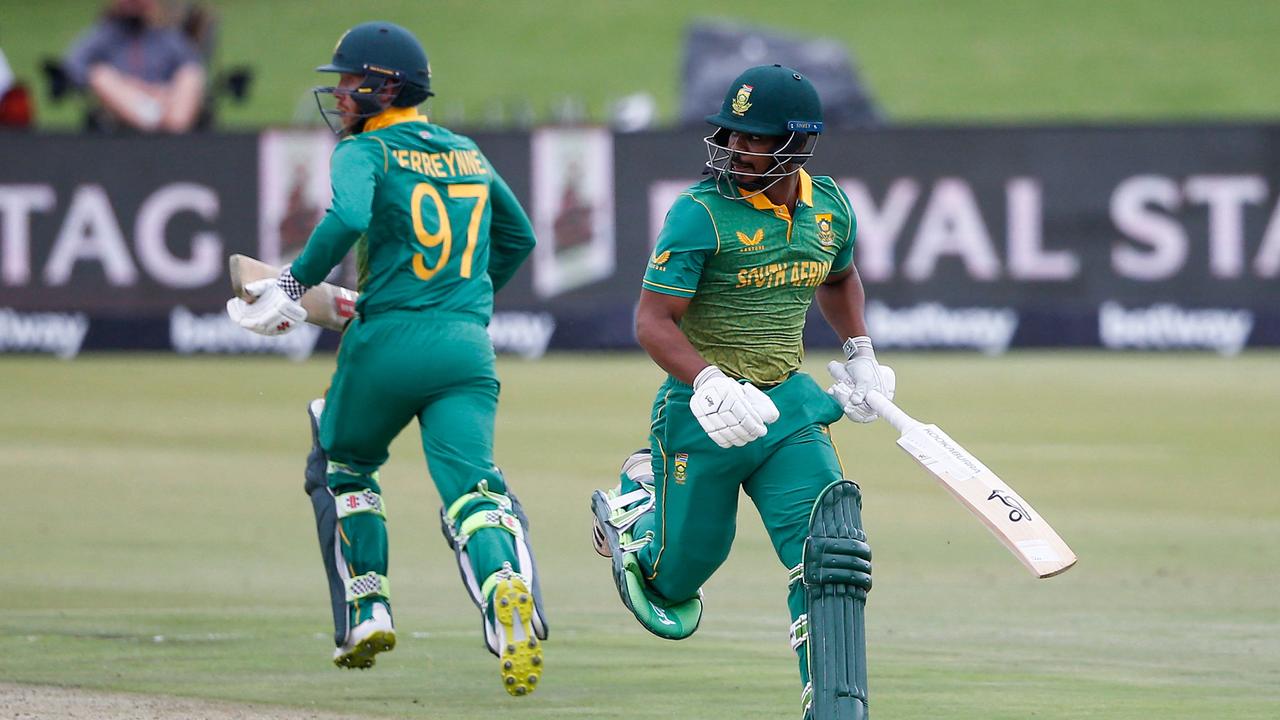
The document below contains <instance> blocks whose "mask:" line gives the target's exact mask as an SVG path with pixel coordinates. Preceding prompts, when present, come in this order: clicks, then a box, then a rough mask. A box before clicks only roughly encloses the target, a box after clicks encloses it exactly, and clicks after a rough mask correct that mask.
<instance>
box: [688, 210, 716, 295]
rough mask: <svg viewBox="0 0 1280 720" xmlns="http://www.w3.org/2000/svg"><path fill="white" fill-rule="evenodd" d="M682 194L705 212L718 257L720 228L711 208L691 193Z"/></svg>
mask: <svg viewBox="0 0 1280 720" xmlns="http://www.w3.org/2000/svg"><path fill="white" fill-rule="evenodd" d="M684 194H685V195H688V196H689V199H690V200H692V201H694V202H696V203H698V204H699V205H701V206H702V209H703V210H706V211H707V217H708V218H710V219H711V231H712V232H714V233H715V234H716V254H717V255H719V254H720V228H719V227H717V226H716V216H715V215H712V214H711V208H709V207H707V204H706V203H704V202H702V201H701V200H699V199H698V198H696V197H694V196H693V195H692V194H691V193H684ZM689 292H693V291H692V290H690V291H689Z"/></svg>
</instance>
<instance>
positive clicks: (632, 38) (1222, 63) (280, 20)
mask: <svg viewBox="0 0 1280 720" xmlns="http://www.w3.org/2000/svg"><path fill="white" fill-rule="evenodd" d="M205 4H206V5H210V6H212V7H214V8H215V9H216V10H217V12H218V13H219V15H220V16H221V30H220V34H221V38H222V40H221V45H220V48H219V55H218V57H217V62H218V64H219V65H220V66H225V65H240V64H248V65H251V66H253V68H254V69H255V72H256V74H257V80H256V85H255V86H254V89H253V92H252V97H251V100H250V102H248V103H247V104H246V105H244V106H238V107H237V106H229V107H228V108H226V110H225V112H224V114H223V125H224V126H226V127H240V128H243V127H260V126H263V125H268V124H271V125H280V124H287V123H289V122H291V121H292V119H293V118H294V117H295V115H298V116H299V117H306V118H313V117H314V110H313V105H312V104H311V98H310V96H309V94H308V93H307V92H306V91H307V89H308V88H309V87H310V86H311V85H313V84H316V83H317V82H318V80H317V76H316V75H315V74H314V73H312V72H311V68H313V67H315V66H316V65H318V64H320V63H321V62H324V61H326V60H327V59H328V55H327V54H328V53H329V52H331V50H332V47H333V43H334V42H335V40H336V39H337V37H338V34H339V33H340V32H341V31H342V30H343V29H345V28H346V27H349V26H350V25H353V24H355V23H357V22H361V21H364V20H369V19H374V18H375V16H379V17H381V18H384V19H388V20H393V21H397V22H400V23H401V24H404V25H406V26H409V27H411V28H413V29H414V30H415V31H416V32H417V33H418V34H419V35H420V36H421V38H422V40H423V41H424V43H425V44H426V46H427V49H428V52H429V53H430V56H431V59H432V65H433V68H434V70H435V77H434V79H433V83H434V86H435V88H436V90H437V92H438V94H439V98H438V99H437V100H436V101H433V102H434V105H433V108H434V109H433V112H438V114H439V115H440V116H441V117H442V118H443V119H445V120H446V121H449V122H451V123H454V124H464V125H474V124H476V123H477V122H479V121H480V119H481V118H483V117H485V116H486V113H487V112H488V110H489V108H490V107H492V106H493V105H495V104H502V103H506V104H508V105H509V106H513V105H514V104H517V103H520V102H523V103H528V104H531V105H532V109H533V111H534V113H535V115H536V116H537V117H538V118H540V119H546V118H548V117H551V108H552V106H553V105H556V104H558V103H559V102H560V100H561V99H563V98H565V97H574V98H578V99H580V100H582V101H583V102H585V104H586V109H587V111H588V113H589V115H590V116H591V117H593V118H596V119H599V118H602V117H604V115H605V108H606V107H607V105H608V104H609V103H610V102H612V101H613V100H615V99H617V98H619V97H621V96H623V95H626V94H629V93H635V92H648V93H651V94H653V95H654V97H655V98H656V99H657V102H658V104H659V107H660V111H661V114H662V116H663V117H664V118H668V119H669V118H671V117H673V116H674V113H675V110H676V107H677V104H678V97H679V94H678V87H679V85H678V82H679V73H680V66H681V62H682V54H681V53H682V42H683V37H684V31H685V28H686V26H687V24H688V22H689V21H690V20H694V19H699V18H720V19H729V20H733V21H736V22H739V23H754V24H759V25H765V26H771V27H775V28H777V29H779V30H781V31H783V32H786V33H788V34H791V35H796V36H801V37H805V36H822V37H830V38H833V39H835V40H837V41H839V42H841V43H843V44H844V45H845V46H846V47H848V48H849V49H850V50H851V51H852V52H853V53H854V54H855V56H856V57H857V58H858V60H859V62H860V63H861V66H862V68H863V70H864V74H865V77H866V80H867V82H868V84H869V86H870V88H871V90H872V92H873V94H874V95H875V97H876V98H878V100H879V101H880V102H881V103H882V104H883V106H884V108H885V109H886V111H887V113H888V114H889V116H890V117H892V118H894V119H897V120H899V121H929V122H936V121H957V120H961V121H1021V120H1028V119H1034V120H1080V119H1123V120H1151V119H1170V118H1173V119H1189V118H1215V119H1216V118H1255V119H1270V118H1275V117H1277V116H1280V84H1277V83H1275V82H1274V81H1273V75H1274V68H1275V67H1276V66H1277V65H1280V43H1276V42H1275V38H1274V35H1275V33H1274V28H1276V27H1280V3H1274V2H1263V1H1261V0H1220V1H1219V2H1214V3H1206V2H1203V0H965V2H954V1H951V0H900V1H899V2H872V1H871V0H856V1H855V0H810V2H806V3H804V4H802V5H795V4H791V3H785V2H777V1H776V0H704V1H703V2H699V3H689V2H682V1H680V0H650V1H649V2H643V3H640V2H623V1H622V0H602V1H600V2H591V3H583V2H581V1H580V0H536V1H534V0H433V1H432V2H422V0H382V2H379V3H378V4H377V10H370V9H369V8H368V7H366V6H362V5H359V4H356V3H338V2H321V3H317V2H315V1H314V0H271V1H270V2H261V1H260V0H221V1H213V2H206V3H205ZM100 5H101V2H99V0H58V1H57V2H45V3H29V2H24V1H22V0H0V49H3V50H4V51H5V53H6V54H7V55H8V56H9V59H10V62H11V64H12V65H13V66H14V68H15V71H16V72H17V73H18V74H19V75H20V76H22V77H25V78H27V79H28V80H29V81H32V82H34V83H36V84H37V85H40V86H43V83H42V82H39V78H38V67H39V61H40V60H41V59H42V58H43V57H45V56H48V55H57V54H60V53H61V52H63V51H64V50H65V48H66V47H67V46H68V45H69V44H70V42H71V41H72V39H73V38H74V37H75V36H76V34H77V32H78V31H79V30H80V29H81V28H82V27H84V26H85V25H87V24H88V22H89V20H90V19H91V18H92V17H93V15H94V14H95V12H96V9H97V8H98V7H99V6H100ZM41 100H42V102H41V103H40V107H39V108H38V110H39V116H40V123H41V125H42V126H43V127H50V128H54V127H62V128H66V127H74V126H75V125H76V123H77V118H78V114H77V112H78V111H77V108H76V107H75V106H74V105H69V104H63V105H61V106H51V105H49V104H48V103H47V102H44V100H45V98H43V97H42V98H41ZM462 118H465V120H462Z"/></svg>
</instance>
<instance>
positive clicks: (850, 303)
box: [815, 268, 867, 340]
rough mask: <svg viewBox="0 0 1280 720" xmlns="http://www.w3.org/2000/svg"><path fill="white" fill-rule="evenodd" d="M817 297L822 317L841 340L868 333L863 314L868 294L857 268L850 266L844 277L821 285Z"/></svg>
mask: <svg viewBox="0 0 1280 720" xmlns="http://www.w3.org/2000/svg"><path fill="white" fill-rule="evenodd" d="M815 299H816V300H817V301H818V309H820V310H821V311H822V317H824V318H826V320H827V324H828V325H830V326H831V329H832V330H835V332H836V336H837V337H839V338H840V339H841V340H843V339H845V338H851V337H859V336H862V335H866V334H867V323H866V320H865V318H864V314H863V308H864V306H865V304H866V294H865V293H864V292H863V289H862V280H861V279H860V278H859V277H858V271H857V270H855V269H853V268H850V271H849V273H848V274H847V275H845V276H844V277H842V278H839V279H837V280H834V281H829V282H827V283H824V284H822V285H819V286H818V292H817V295H816V297H815Z"/></svg>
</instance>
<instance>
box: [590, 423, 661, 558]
mask: <svg viewBox="0 0 1280 720" xmlns="http://www.w3.org/2000/svg"><path fill="white" fill-rule="evenodd" d="M652 461H653V454H652V453H651V452H650V451H649V448H642V449H640V450H637V451H635V452H634V453H631V456H630V457H628V458H627V459H626V460H625V461H623V463H622V473H621V476H620V479H619V481H618V485H617V486H616V487H614V488H612V489H610V490H597V491H596V492H595V493H594V495H593V496H592V501H591V502H592V513H593V515H594V519H595V522H594V523H593V524H592V526H591V545H592V547H594V548H595V550H596V554H598V555H599V556H600V557H605V558H608V557H613V550H612V548H610V547H609V536H608V534H607V532H606V530H605V528H604V525H603V524H602V523H605V522H607V523H608V524H610V525H613V527H614V528H615V529H616V530H617V531H619V532H624V531H626V530H629V529H630V528H631V526H632V525H635V523H636V520H639V519H640V516H641V515H644V514H645V513H646V512H648V511H650V510H652V509H653V466H652ZM596 495H599V496H601V498H602V501H603V502H604V503H606V504H607V505H608V508H609V513H608V517H607V519H606V520H602V519H601V517H600V515H599V514H597V513H595V509H594V508H595V504H596V499H595V496H596Z"/></svg>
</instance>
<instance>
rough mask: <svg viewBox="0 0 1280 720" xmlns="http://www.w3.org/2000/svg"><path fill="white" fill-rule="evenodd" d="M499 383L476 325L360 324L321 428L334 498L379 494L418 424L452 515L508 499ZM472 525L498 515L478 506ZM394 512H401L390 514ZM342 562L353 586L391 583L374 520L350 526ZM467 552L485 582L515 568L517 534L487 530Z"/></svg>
mask: <svg viewBox="0 0 1280 720" xmlns="http://www.w3.org/2000/svg"><path fill="white" fill-rule="evenodd" d="M498 389H499V383H498V378H497V374H496V372H495V370H494V355H493V345H492V343H491V342H490V340H489V334H488V331H487V330H486V329H485V327H484V326H483V325H482V324H480V323H479V322H478V321H476V320H475V319H473V318H471V317H469V316H463V315H453V316H446V317H442V316H441V314H440V313H432V314H430V315H427V314H424V313H416V312H415V313H409V312H403V313H402V312H387V313H381V314H378V315H375V316H373V317H369V318H359V319H357V320H355V321H354V322H352V324H351V326H350V327H349V328H347V331H346V332H345V333H344V334H343V336H342V345H341V347H340V348H339V351H338V364H337V368H336V369H335V371H334V374H333V381H332V384H331V385H330V387H329V391H328V392H327V393H326V394H325V410H324V414H323V415H322V416H321V420H320V444H321V446H322V447H323V448H324V450H325V452H326V453H328V456H329V474H328V480H329V487H330V489H332V490H333V492H334V493H335V494H338V493H344V492H353V491H357V490H363V489H369V490H372V491H374V492H376V493H379V494H381V492H382V490H381V488H380V487H379V484H378V468H379V467H381V466H382V464H383V463H385V462H386V461H387V457H388V447H389V446H390V444H391V441H392V440H394V439H395V437H396V436H397V435H399V434H400V431H401V430H403V429H404V427H405V426H406V425H407V424H409V422H410V421H411V420H413V419H415V418H416V419H417V420H418V426H419V429H420V430H421V434H422V450H423V454H424V455H426V460H427V469H428V470H429V471H430V474H431V479H432V480H434V481H435V485H436V489H437V490H438V491H439V492H440V497H441V499H442V500H443V501H444V505H445V507H448V506H449V505H451V504H452V503H453V502H454V501H455V500H457V499H458V498H459V497H461V496H462V495H464V494H466V493H468V492H471V491H473V490H474V489H475V488H476V486H477V485H478V484H479V483H480V482H481V481H484V482H485V483H487V485H488V489H489V490H490V491H492V492H496V493H504V494H505V493H506V490H507V488H506V485H505V483H504V482H503V479H502V474H501V473H500V472H498V469H497V468H496V467H495V466H494V462H493V427H494V416H495V414H496V413H497V408H498ZM472 504H473V505H474V507H472V506H468V507H467V508H466V509H465V510H464V516H465V515H468V514H471V513H472V512H476V511H481V510H488V509H492V507H496V505H495V504H494V503H493V502H492V501H490V500H485V499H480V500H476V501H473V503H472ZM389 506H390V508H391V512H392V513H393V514H394V513H395V511H396V506H395V503H394V502H392V503H390V504H389ZM341 530H342V534H341V538H342V546H343V555H344V557H345V559H346V561H347V564H348V566H349V567H348V570H349V572H351V574H352V575H353V576H355V575H362V574H364V573H367V572H377V573H379V574H381V575H386V574H387V530H386V524H385V522H384V521H383V519H382V518H381V517H379V516H378V515H376V514H373V513H362V514H357V515H350V516H348V517H345V518H343V519H342V524H341ZM467 548H468V551H469V552H470V556H471V559H472V563H473V565H474V568H473V569H474V570H475V573H476V576H477V577H479V578H481V579H483V578H486V577H488V576H489V575H490V574H491V573H493V572H495V571H497V570H499V569H501V567H502V563H503V562H510V563H512V565H513V566H514V565H516V554H515V546H514V541H513V538H512V536H511V534H510V533H508V532H505V531H502V530H498V529H492V528H490V529H484V530H480V531H478V532H476V533H475V535H474V536H472V537H471V539H470V541H469V543H468V546H467Z"/></svg>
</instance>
